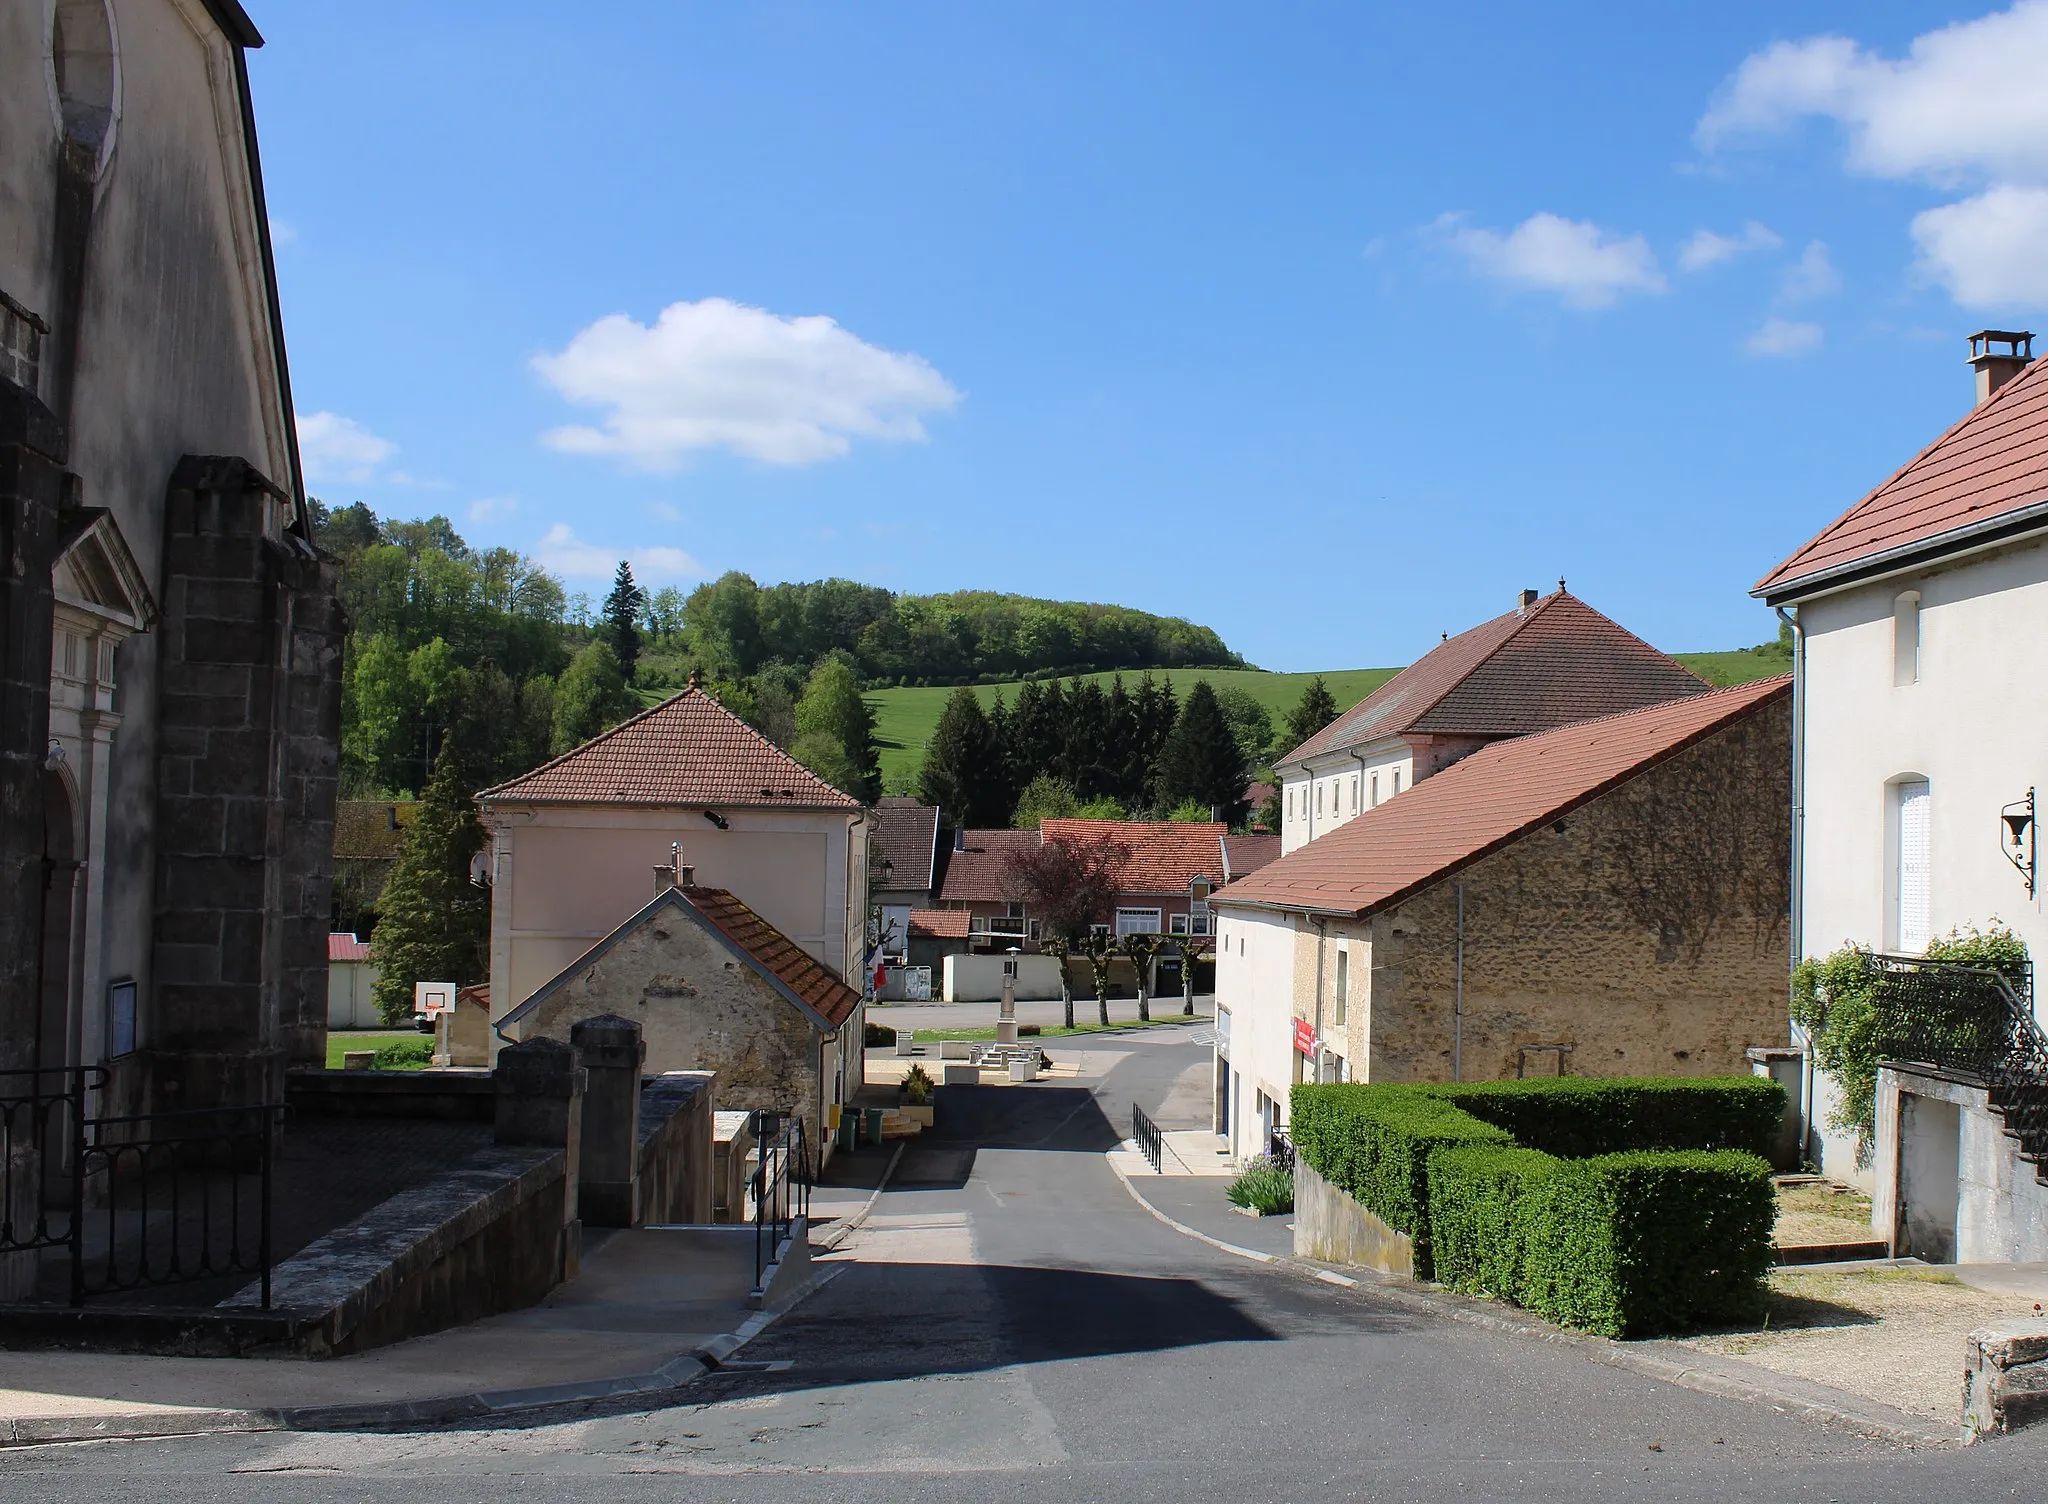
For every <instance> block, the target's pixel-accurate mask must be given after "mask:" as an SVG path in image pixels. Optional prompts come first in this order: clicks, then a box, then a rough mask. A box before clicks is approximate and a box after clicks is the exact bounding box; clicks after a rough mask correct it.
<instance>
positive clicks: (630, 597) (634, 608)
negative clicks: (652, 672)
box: [604, 559, 647, 683]
mask: <svg viewBox="0 0 2048 1504" xmlns="http://www.w3.org/2000/svg"><path fill="white" fill-rule="evenodd" d="M646 605H647V597H646V595H645V594H644V593H643V592H642V591H641V589H640V587H639V586H638V585H636V584H634V583H633V566H632V565H630V564H628V563H627V562H626V561H625V560H624V559H621V560H619V571H618V573H617V574H615V575H613V576H612V593H611V594H610V595H608V596H606V597H605V598H604V638H605V641H607V642H609V643H610V644H611V645H612V655H613V656H614V657H615V658H617V659H618V660H619V672H620V673H621V674H623V675H624V676H625V678H626V680H627V682H628V683H630V682H632V678H633V665H634V664H635V663H637V662H639V661H640V613H641V612H642V610H644V609H645V607H646Z"/></svg>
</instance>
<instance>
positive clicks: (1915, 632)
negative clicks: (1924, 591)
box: [1892, 590, 1920, 685]
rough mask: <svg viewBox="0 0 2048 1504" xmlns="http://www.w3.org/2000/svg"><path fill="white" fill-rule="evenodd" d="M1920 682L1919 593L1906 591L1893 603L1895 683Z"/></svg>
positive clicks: (1893, 665) (1893, 672) (1893, 671)
mask: <svg viewBox="0 0 2048 1504" xmlns="http://www.w3.org/2000/svg"><path fill="white" fill-rule="evenodd" d="M1919 682H1920V592H1919V591H1917V590H1907V591H1903V592H1901V593H1900V595H1899V596H1898V597H1897V599H1895V600H1894V601H1893V602H1892V683H1893V684H1894V685H1904V684H1917V683H1919Z"/></svg>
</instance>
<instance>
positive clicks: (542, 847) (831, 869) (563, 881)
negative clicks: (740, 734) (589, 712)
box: [484, 801, 867, 1018]
mask: <svg viewBox="0 0 2048 1504" xmlns="http://www.w3.org/2000/svg"><path fill="white" fill-rule="evenodd" d="M721 813H722V814H724V816H725V818H726V820H727V822H728V824H729V826H730V828H729V829H727V830H719V829H717V828H715V827H714V826H712V825H710V824H708V823H707V822H706V821H705V819H704V817H703V813H702V809H701V807H700V806H696V805H691V806H688V807H684V808H669V807H666V806H638V807H628V808H613V807H596V806H573V805H556V806H547V805H517V804H512V803H500V802H497V801H493V802H492V803H491V804H490V805H489V806H487V807H486V809H485V811H484V819H485V823H486V824H487V825H488V826H489V827H490V828H491V831H492V838H491V848H490V849H491V872H492V877H491V884H492V886H491V1011H492V1015H493V1017H494V1018H497V1017H502V1016H503V1015H504V1014H505V1013H507V1012H509V1011H511V1009H512V1008H514V1007H516V1006H517V1005H518V1004H519V1003H520V1002H522V1001H524V1000H525V999H526V998H528V997H530V996H531V995H532V994H533V993H534V992H535V991H536V990H537V989H538V988H539V987H541V986H542V985H543V984H544V983H546V982H548V981H550V980H552V979H553V978H554V977H555V976H556V974H558V973H559V972H560V971H561V970H562V969H563V968H564V967H565V966H567V965H568V964H569V963H570V962H572V961H574V960H575V959H576V958H577V957H578V956H580V955H582V954H583V952H584V951H586V950H588V949H589V948H590V947H591V946H592V945H593V944H595V943H596V942H597V941H599V940H601V939H603V938H604V937H605V936H606V935H608V934H610V933H611V932H612V931H613V930H614V929H616V928H617V927H618V926H619V925H620V924H622V923H623V922H624V921H625V920H627V919H628V918H630V917H632V916H633V915H634V914H636V913H638V912H639V911H640V910H641V909H642V908H644V907H645V906H646V904H647V901H648V900H649V899H650V898H652V897H653V896H654V868H655V867H657V866H661V865H665V864H666V863H667V862H668V861H669V857H670V846H671V843H674V842H680V843H681V844H682V861H683V863H684V864H685V865H687V866H690V867H693V868H695V876H696V881H697V883H698V884H699V885H701V886H703V887H707V888H724V889H727V890H728V891H730V892H732V893H733V894H735V895H737V896H738V898H739V899H740V901H741V902H742V903H744V904H746V905H747V906H748V907H749V908H751V909H753V910H754V912H756V913H757V914H759V915H760V916H761V917H762V918H764V919H766V920H767V921H768V922H769V923H770V924H772V925H774V926H775V927H776V928H777V929H778V930H780V931H782V933H783V934H784V935H786V936H787V937H788V938H789V939H790V940H791V941H793V942H794V943H795V944H797V945H798V946H800V947H802V948H803V949H804V950H805V951H806V952H808V953H809V954H810V955H811V956H812V957H814V958H815V959H816V960H818V961H819V962H821V963H822V964H824V965H825V966H828V967H830V968H831V969H832V970H833V971H834V972H835V973H836V974H838V975H839V976H841V977H843V978H845V979H846V980H848V981H849V982H851V983H852V984H853V985H854V986H856V987H858V986H859V985H860V982H861V976H860V961H861V951H862V948H863V945H864V941H865V936H866V919H867V841H866V838H865V834H864V832H865V830H866V824H865V822H864V821H859V820H857V819H856V817H853V816H849V815H848V814H846V813H845V812H844V811H836V810H816V811H805V810H750V809H746V808H744V807H735V806H731V805H727V806H723V807H722V808H721ZM855 832H860V833H861V834H855Z"/></svg>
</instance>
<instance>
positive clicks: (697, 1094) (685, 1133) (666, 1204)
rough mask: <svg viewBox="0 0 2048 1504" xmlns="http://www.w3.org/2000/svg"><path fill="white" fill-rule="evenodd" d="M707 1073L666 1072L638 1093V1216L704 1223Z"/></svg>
mask: <svg viewBox="0 0 2048 1504" xmlns="http://www.w3.org/2000/svg"><path fill="white" fill-rule="evenodd" d="M716 1081H717V1077H716V1076H714V1075H713V1074H712V1073H711V1072H710V1071H668V1072H665V1073H664V1074H662V1075H659V1076H656V1077H654V1078H653V1079H652V1080H650V1081H648V1082H647V1084H646V1085H645V1086H644V1087H643V1088H642V1090H641V1093H640V1143H639V1155H640V1220H641V1221H642V1222H647V1223H654V1224H660V1223H664V1222H688V1223H708V1222H709V1221H711V1217H712V1200H713V1185H712V1177H713V1174H714V1171H715V1166H714V1164H713V1160H714V1158H715V1150H714V1146H713V1143H712V1122H711V1117H712V1112H711V1099H712V1096H713V1093H714V1091H715V1083H716Z"/></svg>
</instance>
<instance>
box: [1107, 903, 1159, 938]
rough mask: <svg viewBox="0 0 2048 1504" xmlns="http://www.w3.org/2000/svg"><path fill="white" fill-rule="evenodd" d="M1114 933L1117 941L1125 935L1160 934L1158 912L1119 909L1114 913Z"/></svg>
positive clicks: (1154, 910) (1155, 910)
mask: <svg viewBox="0 0 2048 1504" xmlns="http://www.w3.org/2000/svg"><path fill="white" fill-rule="evenodd" d="M1116 933H1117V938H1118V939H1122V938H1123V937H1124V936H1125V935H1156V934H1158V933H1160V930H1159V910H1157V909H1126V908H1121V907H1119V908H1118V909H1117V911H1116Z"/></svg>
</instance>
